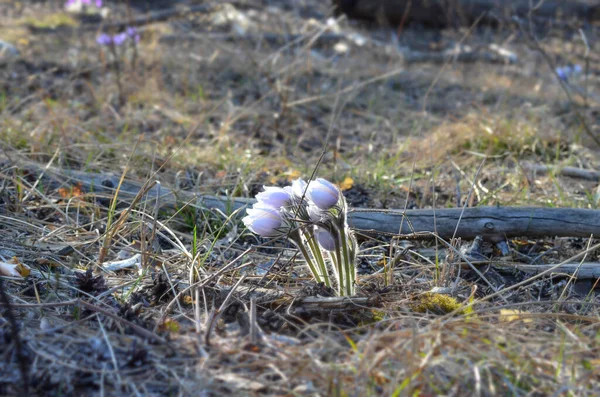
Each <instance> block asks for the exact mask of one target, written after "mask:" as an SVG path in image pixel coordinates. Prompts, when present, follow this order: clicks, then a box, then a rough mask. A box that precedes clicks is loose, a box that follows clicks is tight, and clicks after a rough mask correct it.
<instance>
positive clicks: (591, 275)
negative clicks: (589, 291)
mask: <svg viewBox="0 0 600 397" xmlns="http://www.w3.org/2000/svg"><path fill="white" fill-rule="evenodd" d="M493 266H494V267H495V268H497V269H504V270H506V269H517V270H520V271H523V272H526V273H531V274H539V273H543V272H545V271H547V270H549V269H552V268H555V269H554V270H552V272H551V274H552V275H555V276H556V275H567V276H574V277H575V278H577V279H597V278H600V263H596V262H589V263H588V262H584V263H566V264H564V265H560V266H558V267H556V265H528V264H524V263H502V262H499V263H493Z"/></svg>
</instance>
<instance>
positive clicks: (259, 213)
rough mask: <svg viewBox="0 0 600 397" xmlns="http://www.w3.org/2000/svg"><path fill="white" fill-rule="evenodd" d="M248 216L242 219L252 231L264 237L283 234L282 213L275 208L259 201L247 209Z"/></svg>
mask: <svg viewBox="0 0 600 397" xmlns="http://www.w3.org/2000/svg"><path fill="white" fill-rule="evenodd" d="M246 213H247V214H248V216H245V217H244V218H243V219H242V222H244V225H246V227H247V228H248V229H250V230H251V231H252V232H254V233H256V234H258V235H259V236H262V237H276V236H279V235H281V231H280V230H279V228H281V224H282V223H283V220H282V219H281V214H280V213H279V211H277V210H276V209H275V208H273V207H271V206H269V205H266V204H264V203H261V202H258V203H256V204H254V206H253V207H252V208H249V209H247V210H246Z"/></svg>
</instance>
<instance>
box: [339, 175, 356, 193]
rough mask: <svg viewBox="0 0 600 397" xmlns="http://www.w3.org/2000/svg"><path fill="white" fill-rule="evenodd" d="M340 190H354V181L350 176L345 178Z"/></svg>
mask: <svg viewBox="0 0 600 397" xmlns="http://www.w3.org/2000/svg"><path fill="white" fill-rule="evenodd" d="M339 186H340V189H342V190H348V189H350V188H352V186H354V179H352V178H350V177H349V176H347V177H346V178H344V180H343V181H342V182H341V183H340V184H339Z"/></svg>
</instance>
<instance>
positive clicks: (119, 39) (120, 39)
mask: <svg viewBox="0 0 600 397" xmlns="http://www.w3.org/2000/svg"><path fill="white" fill-rule="evenodd" d="M112 40H113V43H115V45H116V46H120V45H122V44H123V43H125V42H126V41H127V33H125V32H121V33H118V34H116V35H114V36H113V38H112Z"/></svg>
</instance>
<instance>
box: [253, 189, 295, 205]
mask: <svg viewBox="0 0 600 397" xmlns="http://www.w3.org/2000/svg"><path fill="white" fill-rule="evenodd" d="M263 189H265V190H264V192H260V193H258V194H257V195H256V200H257V201H258V202H259V203H263V204H266V205H268V206H270V207H273V208H276V209H279V208H281V207H285V206H287V205H289V204H290V202H291V201H292V191H291V189H290V188H289V187H285V188H281V187H277V186H263Z"/></svg>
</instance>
